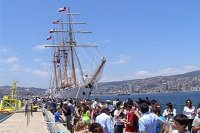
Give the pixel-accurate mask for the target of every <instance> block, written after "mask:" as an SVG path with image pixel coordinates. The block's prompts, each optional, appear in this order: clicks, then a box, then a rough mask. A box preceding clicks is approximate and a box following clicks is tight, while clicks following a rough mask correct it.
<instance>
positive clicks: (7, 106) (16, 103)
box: [0, 81, 22, 113]
mask: <svg viewBox="0 0 200 133" xmlns="http://www.w3.org/2000/svg"><path fill="white" fill-rule="evenodd" d="M21 108H22V101H21V100H20V99H18V96H17V81H13V84H12V92H11V96H7V95H5V96H3V99H2V100H1V102H0V113H14V112H18V111H21Z"/></svg>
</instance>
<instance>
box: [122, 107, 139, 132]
mask: <svg viewBox="0 0 200 133" xmlns="http://www.w3.org/2000/svg"><path fill="white" fill-rule="evenodd" d="M126 109H127V111H128V113H127V118H126V122H125V124H126V129H125V131H126V133H136V132H138V119H139V117H140V115H139V113H138V111H137V109H136V107H135V106H134V105H133V104H127V107H126Z"/></svg>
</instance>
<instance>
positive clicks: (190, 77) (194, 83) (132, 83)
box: [97, 70, 200, 94]
mask: <svg viewBox="0 0 200 133" xmlns="http://www.w3.org/2000/svg"><path fill="white" fill-rule="evenodd" d="M199 88H200V70H197V71H192V72H187V73H184V74H178V75H172V76H156V77H150V78H145V79H134V80H124V81H113V82H104V83H99V84H98V89H97V93H101V94H111V93H112V94H117V93H121V92H123V93H155V92H171V91H191V90H194V91H195V90H197V91H198V90H199Z"/></svg>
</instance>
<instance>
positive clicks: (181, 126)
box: [172, 114, 190, 133]
mask: <svg viewBox="0 0 200 133" xmlns="http://www.w3.org/2000/svg"><path fill="white" fill-rule="evenodd" d="M173 120H174V121H173V126H174V127H175V129H176V130H173V131H172V133H190V131H188V130H187V129H186V127H187V126H188V122H189V121H188V118H187V116H186V115H184V114H177V115H176V116H175V117H174V119H173Z"/></svg>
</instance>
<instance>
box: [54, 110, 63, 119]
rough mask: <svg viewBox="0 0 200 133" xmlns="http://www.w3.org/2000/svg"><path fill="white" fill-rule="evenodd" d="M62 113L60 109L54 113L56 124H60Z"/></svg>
mask: <svg viewBox="0 0 200 133" xmlns="http://www.w3.org/2000/svg"><path fill="white" fill-rule="evenodd" d="M61 113H62V110H61V108H60V107H58V108H57V111H56V112H55V113H54V120H55V122H59V121H60V115H61Z"/></svg>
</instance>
